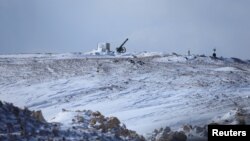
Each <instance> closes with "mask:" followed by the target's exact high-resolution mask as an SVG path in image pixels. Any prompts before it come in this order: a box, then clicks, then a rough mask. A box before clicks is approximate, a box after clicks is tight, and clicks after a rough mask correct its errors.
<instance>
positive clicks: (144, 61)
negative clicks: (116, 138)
mask: <svg viewBox="0 0 250 141" xmlns="http://www.w3.org/2000/svg"><path fill="white" fill-rule="evenodd" d="M0 72H1V73H0V100H3V101H7V102H12V103H14V104H15V105H17V106H21V107H23V106H27V107H29V108H30V109H34V110H42V112H43V114H44V116H45V118H46V120H47V121H53V122H54V121H57V120H58V119H60V120H61V121H63V120H64V119H63V118H62V117H60V118H59V117H57V116H60V112H61V111H62V109H67V110H74V111H75V110H84V109H90V110H93V111H96V110H98V111H100V112H101V113H103V114H104V115H105V116H116V117H118V118H119V119H120V120H121V122H122V123H125V124H126V126H127V128H128V129H131V130H135V131H137V132H138V133H140V134H146V133H150V132H152V131H153V130H154V129H156V128H160V127H165V126H170V127H172V128H178V127H180V126H181V125H183V124H192V125H203V124H206V123H209V122H211V121H212V119H214V118H215V117H217V116H219V115H225V114H226V113H229V112H230V111H231V110H234V109H236V108H243V109H246V110H250V63H249V61H242V60H238V59H236V58H226V59H225V58H219V59H213V58H210V57H204V56H198V55H197V56H181V55H180V56H179V55H169V54H164V53H145V52H144V53H137V54H132V53H131V54H129V53H128V54H125V55H114V56H91V55H86V54H81V53H68V54H19V55H0ZM65 118H67V117H65Z"/></svg>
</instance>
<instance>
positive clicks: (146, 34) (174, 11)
mask: <svg viewBox="0 0 250 141" xmlns="http://www.w3.org/2000/svg"><path fill="white" fill-rule="evenodd" d="M249 6H250V1H249V0H0V53H1V54H3V53H37V52H56V53H61V52H79V51H83V52H86V51H90V50H92V49H94V48H96V45H97V43H98V42H110V43H111V48H112V49H113V50H114V48H115V47H116V46H119V45H120V44H121V43H122V42H123V40H125V39H126V38H127V37H128V38H129V41H128V42H127V44H126V47H127V50H128V51H131V52H132V51H163V52H169V53H172V52H177V53H181V54H186V53H187V50H188V49H190V50H191V53H195V54H206V55H211V54H212V49H213V48H217V54H218V55H219V56H225V57H240V58H244V59H250V56H249V53H250V8H249Z"/></svg>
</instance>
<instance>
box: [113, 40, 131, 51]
mask: <svg viewBox="0 0 250 141" xmlns="http://www.w3.org/2000/svg"><path fill="white" fill-rule="evenodd" d="M127 41H128V38H127V39H126V40H125V41H124V42H123V43H122V44H121V45H120V46H119V47H118V48H116V51H117V52H118V53H125V52H126V48H125V47H124V46H123V45H124V44H125V43H126V42H127Z"/></svg>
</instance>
